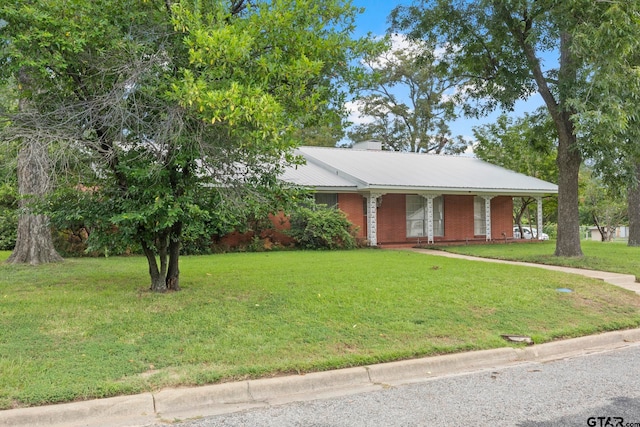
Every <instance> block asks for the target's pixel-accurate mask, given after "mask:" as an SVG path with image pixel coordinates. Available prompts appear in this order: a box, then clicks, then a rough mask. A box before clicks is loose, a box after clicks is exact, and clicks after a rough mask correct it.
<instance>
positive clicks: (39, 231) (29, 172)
mask: <svg viewBox="0 0 640 427" xmlns="http://www.w3.org/2000/svg"><path fill="white" fill-rule="evenodd" d="M49 189H50V177H49V155H48V153H47V146H46V144H44V143H41V142H39V141H35V140H29V141H25V142H24V145H23V147H22V148H21V149H20V152H19V154H18V192H19V193H20V196H21V197H22V199H21V200H20V204H19V206H20V209H21V214H20V218H19V219H18V236H17V239H16V246H15V248H14V250H13V253H12V254H11V256H10V257H9V259H7V262H9V263H13V264H32V265H37V264H44V263H49V262H59V261H62V257H61V256H60V255H59V254H58V252H56V250H55V248H54V247H53V239H52V238H51V229H50V227H49V219H48V218H47V217H46V216H44V215H35V214H33V213H32V211H31V208H30V206H29V205H30V203H33V202H35V201H38V200H39V199H40V198H42V197H43V196H44V195H45V194H47V192H48V191H49Z"/></svg>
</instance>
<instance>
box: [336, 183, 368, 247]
mask: <svg viewBox="0 0 640 427" xmlns="http://www.w3.org/2000/svg"><path fill="white" fill-rule="evenodd" d="M363 200H364V197H362V196H361V195H360V194H355V193H344V194H343V193H338V208H340V210H341V211H342V212H344V213H345V215H346V216H347V219H348V220H349V221H350V222H351V223H352V224H353V225H354V226H356V227H357V228H358V234H357V236H358V237H360V238H363V239H364V238H366V237H367V213H366V212H364V211H363V207H364V201H363Z"/></svg>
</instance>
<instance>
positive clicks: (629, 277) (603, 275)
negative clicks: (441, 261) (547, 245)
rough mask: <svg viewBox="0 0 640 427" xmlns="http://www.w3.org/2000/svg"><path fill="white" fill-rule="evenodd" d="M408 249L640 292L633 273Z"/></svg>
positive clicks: (639, 284) (639, 286) (414, 249)
mask: <svg viewBox="0 0 640 427" xmlns="http://www.w3.org/2000/svg"><path fill="white" fill-rule="evenodd" d="M407 250H410V251H413V252H417V253H421V254H426V255H435V256H443V257H448V258H460V259H466V260H470V261H482V262H494V263H500V264H512V265H521V266H525V267H535V268H543V269H545V270H553V271H561V272H564V273H571V274H578V275H581V276H586V277H591V278H593V279H598V280H602V281H605V282H607V283H610V284H612V285H615V286H619V287H621V288H624V289H628V290H630V291H634V292H635V293H637V294H640V283H638V282H636V277H635V276H634V275H633V274H620V273H610V272H607V271H597V270H585V269H582V268H571V267H560V266H557V265H545V264H533V263H529V262H520V261H507V260H502V259H493V258H480V257H474V256H469V255H460V254H454V253H451V252H445V251H438V250H434V249H420V248H411V249H407Z"/></svg>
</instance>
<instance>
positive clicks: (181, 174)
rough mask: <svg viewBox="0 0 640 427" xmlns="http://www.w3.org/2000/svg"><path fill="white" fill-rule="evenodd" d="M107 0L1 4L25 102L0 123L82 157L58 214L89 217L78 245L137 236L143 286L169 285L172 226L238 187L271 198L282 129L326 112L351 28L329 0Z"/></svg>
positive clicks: (225, 200) (286, 144)
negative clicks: (72, 190) (72, 194)
mask: <svg viewBox="0 0 640 427" xmlns="http://www.w3.org/2000/svg"><path fill="white" fill-rule="evenodd" d="M107 3H108V4H107V5H105V4H102V3H94V2H83V1H78V2H75V1H74V2H63V1H44V0H42V1H37V2H30V3H29V4H10V5H4V6H1V7H0V14H1V15H2V16H4V17H5V20H6V22H8V25H6V26H5V28H3V29H2V32H3V37H4V38H5V39H7V40H8V44H7V45H8V46H9V53H10V58H11V60H10V61H9V62H10V65H11V66H10V67H9V68H11V69H12V70H13V71H12V72H13V74H15V73H17V72H19V71H20V70H24V69H26V70H28V71H29V76H30V78H32V79H33V80H34V84H33V86H32V87H34V88H36V89H37V90H31V91H29V92H28V93H23V97H24V98H25V99H28V100H29V102H30V103H31V105H33V107H34V111H36V112H37V115H36V114H30V115H28V114H18V115H15V116H14V117H12V126H11V127H10V129H9V131H8V132H5V137H6V138H7V139H11V138H14V139H19V138H24V137H25V135H27V136H29V137H33V138H35V137H36V136H37V137H38V139H37V140H38V141H41V142H47V143H49V144H58V145H62V144H63V143H66V144H67V147H66V149H67V150H68V151H69V152H73V153H76V155H77V156H79V157H82V156H84V157H86V160H85V164H87V165H90V167H88V168H87V171H91V172H92V173H91V174H90V175H89V174H86V175H85V176H83V177H82V178H83V179H82V184H83V186H82V187H77V188H78V190H80V192H81V193H82V194H83V199H85V200H87V203H84V204H83V205H77V204H76V207H77V209H75V210H73V209H72V210H70V211H71V212H74V215H69V217H70V218H72V219H74V220H91V221H92V223H93V224H92V225H93V227H94V228H93V232H92V233H91V235H90V239H92V244H93V245H101V244H104V245H106V244H107V243H110V242H111V243H113V242H112V241H113V239H116V240H118V241H120V242H121V243H122V239H125V240H129V241H130V242H136V243H137V244H139V245H140V247H141V248H142V251H143V252H144V254H145V256H146V258H147V260H148V265H149V273H150V276H151V289H152V290H154V291H166V290H177V289H179V262H178V260H179V254H180V246H181V242H182V239H183V238H184V236H185V235H186V234H189V235H191V234H194V233H195V234H198V233H202V232H203V230H204V225H205V224H212V222H214V221H216V220H218V221H220V223H221V224H224V225H229V224H234V223H237V222H238V221H239V219H240V218H238V217H237V212H239V211H242V209H243V207H245V206H247V203H248V201H252V200H258V201H262V202H264V205H265V206H268V207H269V209H273V210H275V209H278V208H279V207H281V206H282V204H283V203H284V202H285V200H284V199H285V198H286V193H285V192H284V190H283V189H281V188H280V185H279V183H278V180H277V175H278V174H279V172H280V171H281V170H282V168H283V167H284V166H285V165H286V164H287V163H289V162H292V161H296V159H294V158H293V156H292V154H291V148H292V147H295V146H296V145H297V144H298V143H299V140H298V139H297V138H296V135H299V134H298V132H299V131H300V130H301V129H306V128H311V127H314V126H319V125H322V124H323V123H333V122H334V117H335V112H336V111H339V110H340V107H341V103H342V101H343V95H342V93H341V92H340V91H339V90H338V83H340V80H341V79H342V78H344V77H345V76H349V74H350V73H351V69H350V67H349V65H348V64H349V63H350V62H351V61H352V59H353V58H354V57H355V56H356V55H358V54H359V52H360V50H361V49H363V48H365V47H366V43H364V42H360V41H354V40H352V39H351V38H350V34H351V32H352V30H353V19H354V15H355V13H356V12H357V10H356V9H355V8H353V7H351V6H350V5H349V4H348V3H344V2H342V1H339V0H331V1H317V0H304V1H294V0H275V1H257V2H248V1H245V0H233V1H222V0H205V1H202V0H181V1H175V2H174V1H159V0H158V1H152V0H149V1H142V2H141V1H138V0H111V1H109V2H107ZM106 6H108V7H106ZM36 129H37V130H40V131H42V130H43V129H46V132H40V133H37V134H35V135H34V132H35V130H36ZM116 236H117V237H116Z"/></svg>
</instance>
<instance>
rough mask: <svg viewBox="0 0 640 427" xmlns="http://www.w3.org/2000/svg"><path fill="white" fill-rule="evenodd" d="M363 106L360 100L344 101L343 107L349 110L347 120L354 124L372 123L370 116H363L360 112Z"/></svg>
mask: <svg viewBox="0 0 640 427" xmlns="http://www.w3.org/2000/svg"><path fill="white" fill-rule="evenodd" d="M362 107H363V103H362V101H359V100H355V101H347V102H345V103H344V108H345V109H346V110H347V111H348V112H349V116H348V117H347V120H349V121H350V122H351V123H353V124H354V125H363V124H367V123H372V122H373V118H372V117H370V116H365V115H363V114H361V113H360V109H361V108H362Z"/></svg>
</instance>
